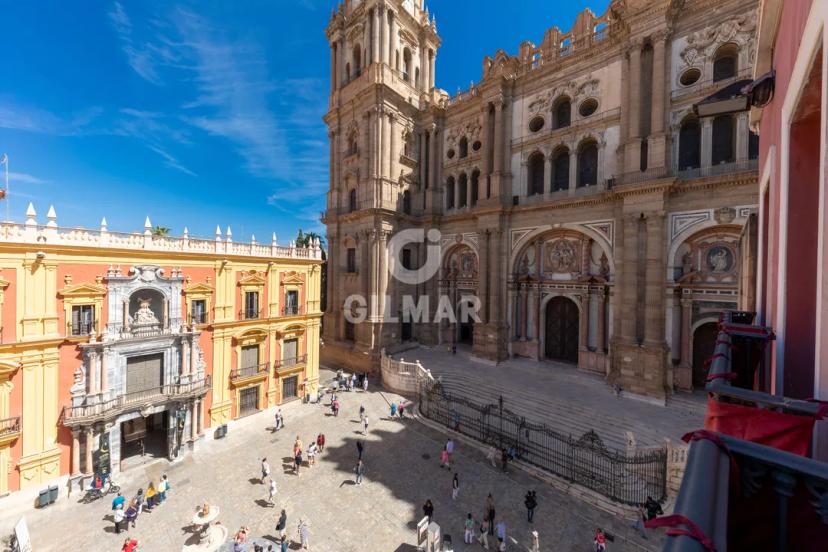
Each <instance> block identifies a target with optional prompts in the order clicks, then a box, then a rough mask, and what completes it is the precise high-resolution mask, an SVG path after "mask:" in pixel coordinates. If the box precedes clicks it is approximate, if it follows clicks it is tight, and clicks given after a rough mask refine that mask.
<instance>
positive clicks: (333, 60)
mask: <svg viewBox="0 0 828 552" xmlns="http://www.w3.org/2000/svg"><path fill="white" fill-rule="evenodd" d="M336 87H337V84H336V42H334V43H333V44H331V94H333V93H334V92H335V91H336ZM331 166H332V167H333V165H331Z"/></svg>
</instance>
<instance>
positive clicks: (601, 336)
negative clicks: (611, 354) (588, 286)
mask: <svg viewBox="0 0 828 552" xmlns="http://www.w3.org/2000/svg"><path fill="white" fill-rule="evenodd" d="M597 297H598V320H597V322H598V325H597V329H596V332H595V333H596V335H595V342H596V343H595V345H596V348H597V350H598V352H599V353H603V352H605V351H606V350H607V347H606V343H607V338H606V333H607V330H606V322H607V293H606V290H605V289H603V288H602V289H600V290H598V295H597Z"/></svg>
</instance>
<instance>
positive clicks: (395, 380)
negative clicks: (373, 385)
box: [380, 349, 434, 395]
mask: <svg viewBox="0 0 828 552" xmlns="http://www.w3.org/2000/svg"><path fill="white" fill-rule="evenodd" d="M380 371H381V374H382V385H383V386H384V387H385V388H386V389H388V390H390V391H393V392H395V393H400V394H402V395H414V394H416V393H417V391H418V389H419V387H418V386H419V382H420V380H421V379H423V378H425V379H429V380H432V381H434V376H432V375H431V370H427V369H425V368H423V365H422V364H420V361H419V360H415V361H414V362H409V361H406V360H404V359H402V358H401V359H399V360H396V359H394V358H391V357H390V356H388V355H387V354H386V353H385V349H382V351H381V356H380Z"/></svg>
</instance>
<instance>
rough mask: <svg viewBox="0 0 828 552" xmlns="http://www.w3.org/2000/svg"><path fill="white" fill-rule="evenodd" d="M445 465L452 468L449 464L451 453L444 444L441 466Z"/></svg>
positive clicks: (441, 452)
mask: <svg viewBox="0 0 828 552" xmlns="http://www.w3.org/2000/svg"><path fill="white" fill-rule="evenodd" d="M444 467H445V468H449V469H451V465H450V464H449V454H448V451H447V450H446V447H445V446H443V450H441V451H440V468H444Z"/></svg>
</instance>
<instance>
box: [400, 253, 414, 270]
mask: <svg viewBox="0 0 828 552" xmlns="http://www.w3.org/2000/svg"><path fill="white" fill-rule="evenodd" d="M402 265H403V268H405V269H406V270H413V268H412V266H411V250H410V249H403V250H402Z"/></svg>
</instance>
